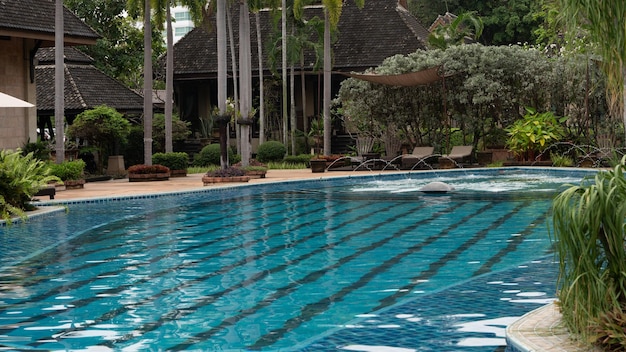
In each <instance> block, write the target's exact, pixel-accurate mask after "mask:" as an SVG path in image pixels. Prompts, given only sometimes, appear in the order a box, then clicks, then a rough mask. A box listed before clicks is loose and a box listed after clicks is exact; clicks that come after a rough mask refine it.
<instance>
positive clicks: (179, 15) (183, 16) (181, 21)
mask: <svg viewBox="0 0 626 352" xmlns="http://www.w3.org/2000/svg"><path fill="white" fill-rule="evenodd" d="M171 11H172V18H173V19H174V21H172V30H173V32H174V43H176V42H177V41H178V40H179V39H180V38H182V37H184V36H185V34H187V33H189V32H190V31H191V30H192V29H193V28H194V25H193V21H192V20H191V16H190V14H189V10H188V9H187V8H186V7H184V6H175V7H173V8H172V10H171ZM164 38H165V36H164Z"/></svg>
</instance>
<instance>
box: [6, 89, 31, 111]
mask: <svg viewBox="0 0 626 352" xmlns="http://www.w3.org/2000/svg"><path fill="white" fill-rule="evenodd" d="M33 106H35V105H33V104H31V103H29V102H27V101H24V100H22V99H18V98H16V97H13V96H10V95H8V94H4V93H2V92H0V108H32V107H33Z"/></svg>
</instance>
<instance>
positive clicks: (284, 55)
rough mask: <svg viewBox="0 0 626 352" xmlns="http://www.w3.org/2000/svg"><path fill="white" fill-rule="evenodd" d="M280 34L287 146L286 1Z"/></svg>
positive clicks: (284, 133)
mask: <svg viewBox="0 0 626 352" xmlns="http://www.w3.org/2000/svg"><path fill="white" fill-rule="evenodd" d="M281 6H282V7H281V14H282V15H281V26H282V27H281V28H282V29H281V34H282V41H281V45H282V70H283V71H282V78H283V144H284V145H285V146H287V144H288V138H287V124H288V122H287V116H288V113H287V13H286V12H285V11H287V1H286V0H282V4H281Z"/></svg>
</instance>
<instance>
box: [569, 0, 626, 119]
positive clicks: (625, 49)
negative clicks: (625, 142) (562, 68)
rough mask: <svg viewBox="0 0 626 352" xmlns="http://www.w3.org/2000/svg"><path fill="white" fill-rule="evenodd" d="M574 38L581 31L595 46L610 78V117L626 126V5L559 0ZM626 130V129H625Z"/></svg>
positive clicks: (612, 0)
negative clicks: (619, 120)
mask: <svg viewBox="0 0 626 352" xmlns="http://www.w3.org/2000/svg"><path fill="white" fill-rule="evenodd" d="M558 2H559V5H560V8H561V9H562V14H563V17H564V19H565V20H566V23H567V24H568V25H569V26H570V28H571V30H570V31H568V32H569V33H570V34H571V35H580V34H581V32H582V33H583V34H585V35H587V36H588V38H589V39H590V40H591V41H592V42H593V43H594V44H595V45H596V47H597V51H598V53H599V54H600V56H601V57H602V66H603V68H604V71H605V72H606V75H607V88H608V92H609V106H610V108H611V114H612V115H613V116H614V117H615V118H618V116H621V117H622V119H623V122H624V124H625V125H626V104H624V101H625V100H626V88H625V84H626V68H625V66H624V64H625V61H626V26H624V25H623V24H624V23H626V2H624V1H622V0H608V1H585V0H558ZM625 130H626V129H625Z"/></svg>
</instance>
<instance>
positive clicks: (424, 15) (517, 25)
mask: <svg viewBox="0 0 626 352" xmlns="http://www.w3.org/2000/svg"><path fill="white" fill-rule="evenodd" d="M409 8H410V11H411V13H413V14H414V15H415V16H417V18H419V19H420V20H421V21H422V24H424V26H426V27H428V26H430V24H432V23H433V21H435V19H437V16H438V15H443V14H445V13H446V12H451V13H454V14H462V13H465V12H471V11H475V12H476V13H477V15H478V16H480V18H482V20H483V22H484V25H485V29H484V31H483V34H482V36H481V43H483V44H486V45H506V44H517V43H522V44H524V43H535V38H536V34H535V30H536V29H537V28H538V27H539V26H540V25H541V24H542V23H543V17H542V16H541V15H542V12H541V1H536V0H449V1H446V2H443V1H440V0H413V1H410V2H409Z"/></svg>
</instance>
